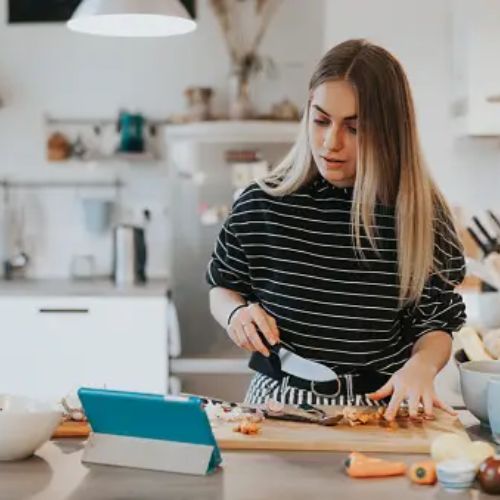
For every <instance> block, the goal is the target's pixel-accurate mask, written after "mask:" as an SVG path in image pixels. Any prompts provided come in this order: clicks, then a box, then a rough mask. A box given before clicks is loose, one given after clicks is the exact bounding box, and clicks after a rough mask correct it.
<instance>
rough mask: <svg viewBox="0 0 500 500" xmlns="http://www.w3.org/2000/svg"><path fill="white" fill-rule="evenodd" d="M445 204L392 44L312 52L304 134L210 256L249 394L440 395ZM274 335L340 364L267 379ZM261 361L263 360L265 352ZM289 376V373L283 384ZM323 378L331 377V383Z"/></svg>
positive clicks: (415, 399)
mask: <svg viewBox="0 0 500 500" xmlns="http://www.w3.org/2000/svg"><path fill="white" fill-rule="evenodd" d="M463 276H464V258H463V253H462V247H461V245H460V242H459V240H458V238H457V235H456V231H455V230H454V227H453V223H452V218H451V215H450V210H449V208H448V206H447V204H446V201H445V200H444V198H443V195H442V194H441V193H440V191H439V189H438V188H437V186H436V185H435V183H434V182H433V180H432V179H431V177H430V175H429V173H428V171H427V169H426V167H425V164H424V160H423V156H422V152H421V150H420V145H419V140H418V136H417V130H416V119H415V111H414V107H413V101H412V97H411V93H410V88H409V85H408V81H407V78H406V76H405V73H404V71H403V69H402V67H401V65H400V64H399V62H398V61H397V60H396V59H395V58H394V57H393V56H392V55H391V54H390V53H389V52H387V51H386V50H384V49H383V48H381V47H378V46H376V45H373V44H371V43H369V42H367V41H365V40H349V41H346V42H344V43H341V44H340V45H337V46H336V47H334V48H333V49H331V50H330V51H329V52H328V53H327V54H326V55H325V56H324V57H323V59H322V60H321V61H320V63H319V65H318V67H317V69H316V71H315V72H314V74H313V76H312V78H311V81H310V85H309V100H308V103H307V106H306V109H305V112H304V116H303V119H302V122H301V128H300V133H299V136H298V139H297V141H296V143H295V145H294V146H293V148H292V149H291V151H290V152H289V154H288V155H287V156H286V158H285V159H284V160H283V161H282V162H281V163H280V164H279V165H277V167H276V168H275V170H274V171H273V172H272V173H270V174H269V175H268V176H267V177H266V178H264V179H262V180H260V181H259V182H258V183H254V184H252V185H250V186H249V187H248V188H247V189H246V190H245V191H244V192H243V193H242V194H241V196H240V197H239V198H238V200H237V201H236V202H235V204H234V206H233V210H232V213H231V214H230V216H229V217H228V219H227V220H226V222H225V224H224V227H223V228H222V230H221V233H220V236H219V239H218V241H217V243H216V246H215V250H214V253H213V256H212V259H211V261H210V263H209V266H208V271H207V279H208V281H209V283H210V285H211V286H212V289H211V291H210V308H211V312H212V314H213V316H214V317H215V319H216V320H217V321H218V322H219V323H220V324H221V325H222V326H223V327H224V328H226V329H227V332H228V334H229V337H230V338H231V339H232V340H233V342H235V343H236V344H237V345H238V346H240V347H242V348H243V349H246V350H248V351H251V352H253V354H252V359H251V365H250V366H252V367H253V368H254V369H256V370H257V374H256V375H255V376H254V378H253V380H252V383H251V385H250V388H249V390H248V394H247V398H246V400H247V401H248V402H251V403H262V402H265V401H266V400H267V399H268V398H270V397H272V398H273V399H275V400H278V401H283V402H286V403H291V404H296V403H301V402H308V403H312V404H339V403H340V404H345V403H355V404H378V403H377V402H378V401H380V400H381V399H385V398H387V399H388V398H390V401H389V403H388V406H387V409H386V412H385V416H386V418H387V419H388V420H392V419H394V418H395V416H396V413H397V410H398V408H399V406H400V404H401V403H402V402H403V401H405V400H406V401H407V402H408V406H409V411H410V415H411V416H415V415H417V412H418V408H419V405H420V404H422V406H423V408H424V411H425V413H426V415H428V416H429V417H432V414H433V407H439V408H441V409H444V410H445V411H447V412H449V413H452V414H454V411H453V410H452V409H451V408H450V407H448V406H447V405H446V404H445V403H444V402H442V401H441V400H440V399H439V398H438V397H437V395H436V393H435V391H434V378H435V376H436V375H437V373H438V372H439V371H440V370H441V368H443V366H444V365H445V364H446V362H447V361H448V359H449V356H450V352H451V340H452V339H451V333H452V332H453V331H455V330H457V329H458V328H460V326H461V325H462V324H463V322H464V320H465V312H464V309H465V308H464V304H463V302H462V299H461V297H460V296H459V295H458V294H456V293H455V292H454V287H455V286H456V285H457V284H459V283H460V282H461V281H462V279H463ZM258 331H260V332H261V333H262V334H263V336H264V337H265V339H267V341H268V342H269V344H271V345H274V344H276V343H278V342H283V345H285V346H287V347H289V348H290V349H293V350H294V351H295V352H296V353H297V354H299V355H300V356H303V357H305V358H307V359H310V360H314V361H318V362H320V363H322V364H324V365H326V366H328V367H329V368H331V369H333V370H334V371H335V372H336V373H337V374H339V376H340V378H339V383H338V384H337V385H335V386H332V383H325V388H324V389H328V390H324V389H323V390H321V391H319V390H317V386H316V388H315V387H313V386H311V384H310V383H309V382H308V381H306V380H301V379H298V378H297V377H283V374H281V376H276V373H273V371H272V370H270V369H269V361H268V359H270V358H268V356H269V351H268V349H267V348H266V346H265V344H264V342H263V341H262V338H261V337H260V336H259V334H258ZM266 361H267V362H266ZM284 381H285V382H286V383H283V382H284ZM328 384H329V385H328Z"/></svg>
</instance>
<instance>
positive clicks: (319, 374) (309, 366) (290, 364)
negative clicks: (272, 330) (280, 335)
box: [259, 332, 338, 382]
mask: <svg viewBox="0 0 500 500" xmlns="http://www.w3.org/2000/svg"><path fill="white" fill-rule="evenodd" d="M259 335H260V338H261V339H262V342H263V343H264V345H265V346H266V347H267V348H268V349H269V351H270V353H271V356H273V355H274V356H277V357H278V358H279V360H280V363H281V371H283V372H285V373H288V374H289V375H294V376H295V377H299V378H301V379H304V380H310V381H311V382H333V381H334V380H337V379H338V376H337V374H336V373H335V372H334V371H333V370H331V369H330V368H328V367H327V366H325V365H322V364H321V363H317V362H316V361H311V360H309V359H306V358H303V357H302V356H299V355H298V354H295V353H294V352H292V350H291V349H293V348H292V347H291V346H289V345H288V344H286V343H285V342H283V341H280V342H279V343H278V344H275V345H271V344H269V342H268V341H267V339H266V338H265V337H264V335H263V334H262V333H261V332H259ZM285 346H286V347H285Z"/></svg>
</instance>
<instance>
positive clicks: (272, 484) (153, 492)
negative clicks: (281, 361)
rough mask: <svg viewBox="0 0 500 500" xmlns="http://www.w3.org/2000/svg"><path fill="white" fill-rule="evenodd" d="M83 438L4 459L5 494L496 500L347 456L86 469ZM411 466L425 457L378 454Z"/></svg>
mask: <svg viewBox="0 0 500 500" xmlns="http://www.w3.org/2000/svg"><path fill="white" fill-rule="evenodd" d="M460 418H461V419H462V421H463V422H464V425H466V426H467V430H468V432H469V434H470V435H471V437H473V438H474V439H479V438H481V439H488V435H486V434H485V433H484V431H483V430H482V429H480V428H479V426H477V425H476V422H477V421H476V420H475V419H474V418H473V417H471V416H470V414H468V412H461V416H460ZM83 446H84V442H83V441H79V440H74V439H71V440H56V441H52V442H50V443H47V444H45V445H44V446H43V447H42V448H41V449H40V450H39V451H38V453H37V454H36V455H35V456H34V457H32V458H30V459H28V460H25V461H22V462H11V463H8V462H6V463H2V464H0V498H5V499H9V500H16V499H19V500H21V499H23V500H27V499H33V500H63V499H64V500H93V499H107V500H111V499H120V500H127V499H130V500H153V499H169V500H175V499H183V500H186V499H191V498H192V499H198V498H200V499H203V500H219V499H226V500H239V499H241V500H243V499H249V500H250V499H251V500H260V499H262V500H268V499H272V498H286V499H287V500H295V499H297V500H304V499H314V500H322V499H325V500H326V499H328V500H331V499H332V498H342V499H350V498H353V499H354V498H356V499H358V498H373V499H379V498H384V500H391V499H394V500H400V499H401V498H405V500H411V499H420V498H421V499H424V498H425V499H429V498H434V499H444V498H452V499H457V500H458V499H466V498H467V499H471V498H472V499H475V498H492V497H491V496H489V495H486V494H484V493H481V492H479V491H477V490H471V491H466V492H463V493H448V492H446V491H445V490H443V489H442V488H441V487H440V486H439V485H436V486H433V487H428V486H416V485H413V484H411V483H410V481H409V480H408V479H407V478H406V477H396V478H384V479H370V480H365V479H351V478H349V477H347V476H346V475H345V474H344V473H343V472H342V471H343V467H342V464H343V461H344V460H345V457H346V456H347V453H330V452H316V453H310V452H307V453H306V452H247V451H246V452H236V451H232V452H223V467H222V470H220V471H218V472H217V473H215V474H213V475H211V476H187V475H182V474H171V473H163V472H153V471H144V470H136V469H125V468H120V467H109V466H98V465H93V466H84V465H83V464H82V463H81V462H80V460H81V455H82V450H83ZM378 456H381V457H386V458H392V459H400V460H402V461H404V462H406V463H407V464H410V463H412V462H414V461H417V460H419V459H422V458H424V457H425V455H396V454H378Z"/></svg>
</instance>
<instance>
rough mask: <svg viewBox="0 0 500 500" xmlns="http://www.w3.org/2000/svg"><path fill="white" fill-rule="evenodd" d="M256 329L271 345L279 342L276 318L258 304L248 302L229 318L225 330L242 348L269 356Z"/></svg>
mask: <svg viewBox="0 0 500 500" xmlns="http://www.w3.org/2000/svg"><path fill="white" fill-rule="evenodd" d="M257 329H258V330H259V331H261V332H262V334H263V335H264V337H265V338H266V339H267V341H268V342H269V343H270V344H271V345H275V344H277V343H278V342H279V338H280V335H279V331H278V325H277V324H276V320H275V319H274V318H273V317H272V316H270V315H269V314H268V313H267V312H266V311H264V309H263V308H262V307H261V306H260V305H259V304H255V303H253V304H249V305H248V306H245V307H242V308H240V309H238V310H237V311H236V312H235V313H234V314H233V317H232V318H231V322H230V323H229V325H228V327H227V332H228V334H229V337H230V338H231V340H232V341H233V342H234V343H235V344H236V345H237V346H238V347H241V348H242V349H246V350H247V351H250V352H254V351H258V352H260V353H261V354H263V355H264V356H266V357H268V356H269V354H270V353H269V350H268V349H267V348H266V346H265V345H264V343H263V342H262V340H261V339H260V337H259V334H258V333H257Z"/></svg>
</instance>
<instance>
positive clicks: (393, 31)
mask: <svg viewBox="0 0 500 500" xmlns="http://www.w3.org/2000/svg"><path fill="white" fill-rule="evenodd" d="M452 8H453V0H444V1H438V2H436V1H435V0H420V1H418V2H411V1H409V0H404V1H400V0H377V1H375V2H374V1H372V0H326V16H325V18H326V23H325V44H324V49H325V50H327V49H329V48H331V47H332V46H333V45H335V44H337V43H339V42H341V41H344V40H346V39H349V38H368V39H369V40H370V41H372V42H375V43H379V44H381V45H382V46H383V47H385V48H386V49H388V50H390V51H391V52H392V53H393V54H394V55H395V56H396V57H398V59H399V60H400V61H401V63H402V64H403V66H404V68H405V69H406V71H407V74H408V77H409V80H410V83H411V85H412V89H413V95H414V99H415V103H416V109H417V118H418V123H419V127H420V136H421V140H422V144H423V149H424V153H425V156H426V159H427V161H428V163H429V166H430V169H431V171H432V173H433V175H434V178H435V179H436V180H437V182H438V183H439V185H440V187H441V188H442V189H443V191H444V192H445V194H446V195H447V197H448V199H449V200H450V202H451V203H452V204H453V205H460V206H463V207H464V208H465V212H466V213H469V214H470V213H472V212H476V211H477V212H479V211H481V210H482V209H484V208H496V209H499V208H500V199H499V198H500V197H499V191H500V142H499V140H498V139H471V138H461V139H457V138H456V137H454V136H453V134H452V118H451V97H452V92H451V89H452V83H453V82H452V81H451V55H452V47H451V38H452V37H451V15H450V13H451V9H452ZM495 64H496V62H495ZM498 87H499V90H500V82H498Z"/></svg>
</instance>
